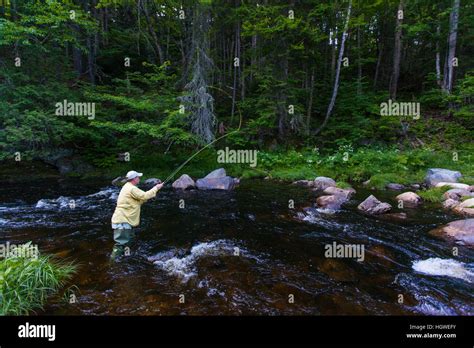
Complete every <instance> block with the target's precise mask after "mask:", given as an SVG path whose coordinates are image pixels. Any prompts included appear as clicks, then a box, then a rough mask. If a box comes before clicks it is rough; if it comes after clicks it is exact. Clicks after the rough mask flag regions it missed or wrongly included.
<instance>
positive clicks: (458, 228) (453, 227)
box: [429, 219, 474, 246]
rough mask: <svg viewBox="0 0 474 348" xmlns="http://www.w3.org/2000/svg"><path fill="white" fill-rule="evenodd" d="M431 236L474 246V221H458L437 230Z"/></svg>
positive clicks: (432, 231) (431, 232)
mask: <svg viewBox="0 0 474 348" xmlns="http://www.w3.org/2000/svg"><path fill="white" fill-rule="evenodd" d="M429 233H430V234H432V235H434V236H438V237H442V238H445V239H454V240H456V241H458V242H461V243H463V244H466V245H469V246H474V219H464V220H456V221H452V222H450V223H448V224H447V225H444V226H441V227H438V228H435V229H434V230H431V231H430V232H429Z"/></svg>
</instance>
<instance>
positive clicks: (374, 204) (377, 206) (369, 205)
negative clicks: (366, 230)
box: [357, 195, 392, 215]
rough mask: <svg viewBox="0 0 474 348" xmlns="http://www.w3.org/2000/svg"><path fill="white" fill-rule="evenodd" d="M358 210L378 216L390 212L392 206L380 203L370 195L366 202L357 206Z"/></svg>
mask: <svg viewBox="0 0 474 348" xmlns="http://www.w3.org/2000/svg"><path fill="white" fill-rule="evenodd" d="M357 209H359V210H360V211H362V212H364V213H367V214H371V215H377V214H383V213H386V212H388V211H390V210H391V209H392V206H391V205H390V204H388V203H384V202H381V201H379V200H378V199H377V198H375V196H374V195H370V196H369V197H367V198H366V200H365V201H363V202H362V203H361V204H359V205H358V206H357Z"/></svg>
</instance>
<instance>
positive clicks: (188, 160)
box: [163, 86, 242, 185]
mask: <svg viewBox="0 0 474 348" xmlns="http://www.w3.org/2000/svg"><path fill="white" fill-rule="evenodd" d="M208 87H210V88H215V89H217V90H219V91H221V92H223V93H225V94H227V96H228V97H230V98H232V96H231V95H230V94H229V93H228V92H226V91H224V90H223V89H222V88H219V87H214V86H208ZM235 105H236V106H237V112H238V113H239V117H240V120H239V127H238V128H237V129H236V130H234V131H232V132H230V133H227V134H224V135H222V136H220V137H219V138H216V139H214V140H213V141H211V142H210V143H209V144H207V145H206V146H204V147H203V148H201V149H199V151H197V152H196V153H194V154H193V155H192V156H191V157H189V158H188V159H187V160H186V161H184V162H183V163H182V164H181V165H180V166H179V167H178V169H176V170H175V171H174V172H173V173H171V174H170V175H169V176H168V177H167V178H166V179H165V181H163V185H164V184H166V183H168V182H169V181H170V180H171V179H173V177H174V176H175V175H176V174H177V173H178V172H179V171H180V170H181V169H183V167H184V166H185V165H186V164H188V163H189V162H190V161H191V160H192V159H193V158H194V157H196V156H197V155H199V154H200V153H201V152H202V151H203V150H205V149H206V148H208V147H209V146H211V145H212V144H214V143H216V142H218V141H219V140H221V139H224V138H225V137H228V136H229V135H231V134H234V133H237V132H239V131H240V128H241V127H242V110H241V109H240V106H239V105H238V104H237V103H236V104H235Z"/></svg>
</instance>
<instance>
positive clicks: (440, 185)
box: [435, 181, 470, 190]
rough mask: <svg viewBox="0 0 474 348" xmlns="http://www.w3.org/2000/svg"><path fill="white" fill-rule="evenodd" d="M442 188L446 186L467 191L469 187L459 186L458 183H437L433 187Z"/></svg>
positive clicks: (465, 185)
mask: <svg viewBox="0 0 474 348" xmlns="http://www.w3.org/2000/svg"><path fill="white" fill-rule="evenodd" d="M443 186H448V187H451V188H456V189H461V190H469V187H470V186H469V185H467V184H461V183H459V182H444V181H443V182H439V183H437V184H436V185H435V187H443Z"/></svg>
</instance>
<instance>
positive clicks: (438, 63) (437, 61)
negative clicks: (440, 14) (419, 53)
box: [436, 23, 441, 87]
mask: <svg viewBox="0 0 474 348" xmlns="http://www.w3.org/2000/svg"><path fill="white" fill-rule="evenodd" d="M439 36H440V25H439V23H438V25H437V26H436V83H437V84H438V86H440V87H441V67H440V60H441V58H440V52H439Z"/></svg>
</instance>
